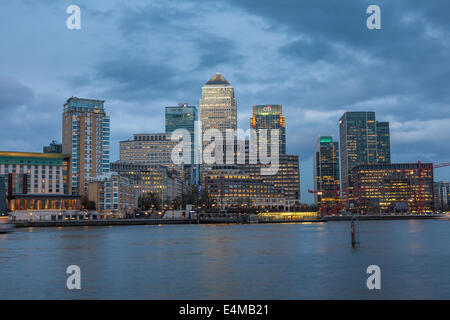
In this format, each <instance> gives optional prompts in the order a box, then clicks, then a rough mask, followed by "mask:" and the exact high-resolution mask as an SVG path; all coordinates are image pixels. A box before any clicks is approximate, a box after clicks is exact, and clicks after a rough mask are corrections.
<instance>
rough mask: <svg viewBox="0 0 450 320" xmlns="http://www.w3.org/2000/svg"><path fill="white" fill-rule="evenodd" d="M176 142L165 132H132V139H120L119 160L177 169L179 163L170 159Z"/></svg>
mask: <svg viewBox="0 0 450 320" xmlns="http://www.w3.org/2000/svg"><path fill="white" fill-rule="evenodd" d="M177 144H178V142H177V141H171V140H170V135H168V134H165V133H152V134H134V135H133V139H132V140H125V141H120V161H122V162H127V163H134V164H147V165H163V166H167V167H170V168H178V169H179V168H181V165H178V164H175V163H174V162H173V161H172V151H173V150H174V148H175V146H176V145H177Z"/></svg>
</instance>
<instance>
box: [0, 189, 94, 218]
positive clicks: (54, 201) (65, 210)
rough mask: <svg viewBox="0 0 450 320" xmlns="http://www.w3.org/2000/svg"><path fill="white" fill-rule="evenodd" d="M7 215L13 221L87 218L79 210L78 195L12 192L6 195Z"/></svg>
mask: <svg viewBox="0 0 450 320" xmlns="http://www.w3.org/2000/svg"><path fill="white" fill-rule="evenodd" d="M8 208H9V210H10V212H9V215H10V216H11V219H12V220H14V221H19V220H27V221H62V220H84V219H89V217H87V216H86V215H85V213H84V212H81V211H80V208H81V200H80V196H78V195H66V194H13V195H8Z"/></svg>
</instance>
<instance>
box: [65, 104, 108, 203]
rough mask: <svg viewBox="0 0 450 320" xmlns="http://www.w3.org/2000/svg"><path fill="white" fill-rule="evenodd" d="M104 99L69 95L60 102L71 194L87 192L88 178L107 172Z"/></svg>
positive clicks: (106, 127)
mask: <svg viewBox="0 0 450 320" xmlns="http://www.w3.org/2000/svg"><path fill="white" fill-rule="evenodd" d="M104 102H105V101H104V100H93V99H81V98H76V97H71V98H69V99H68V100H67V102H66V103H65V104H64V114H63V152H64V153H67V154H69V155H71V162H72V163H71V165H70V167H69V171H70V173H69V188H70V189H71V190H70V191H71V192H72V193H73V194H80V195H87V185H88V180H89V179H90V178H94V177H96V176H97V175H101V174H104V173H107V172H109V161H110V119H109V116H107V115H106V112H105V108H104Z"/></svg>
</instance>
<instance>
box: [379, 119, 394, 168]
mask: <svg viewBox="0 0 450 320" xmlns="http://www.w3.org/2000/svg"><path fill="white" fill-rule="evenodd" d="M390 137H391V136H390V132H389V122H378V121H377V158H378V163H391V138H390Z"/></svg>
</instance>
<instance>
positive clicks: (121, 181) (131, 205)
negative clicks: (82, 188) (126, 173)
mask: <svg viewBox="0 0 450 320" xmlns="http://www.w3.org/2000/svg"><path fill="white" fill-rule="evenodd" d="M88 199H89V200H90V201H93V202H95V208H96V210H97V212H98V213H99V214H105V213H106V214H108V213H110V214H112V215H113V216H115V217H124V216H126V215H127V214H132V213H133V212H134V210H135V209H137V204H138V192H137V190H136V189H135V188H134V185H133V184H132V183H131V181H130V180H129V179H127V178H126V177H123V176H120V175H119V174H118V173H116V172H108V173H105V174H103V175H100V176H97V177H95V178H91V179H90V181H89V184H88Z"/></svg>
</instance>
